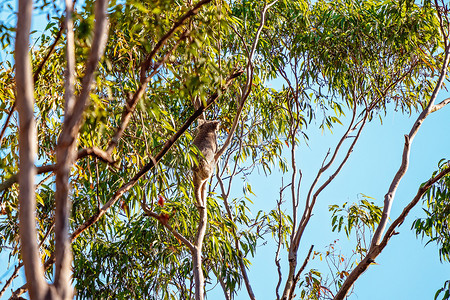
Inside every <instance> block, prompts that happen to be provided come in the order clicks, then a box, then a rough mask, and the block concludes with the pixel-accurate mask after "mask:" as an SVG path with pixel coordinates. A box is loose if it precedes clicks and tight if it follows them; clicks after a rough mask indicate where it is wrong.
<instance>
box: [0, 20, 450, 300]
mask: <svg viewBox="0 0 450 300" xmlns="http://www.w3.org/2000/svg"><path fill="white" fill-rule="evenodd" d="M0 17H3V16H2V15H1V14H0ZM40 22H41V23H36V22H35V23H34V26H35V28H38V29H39V28H43V27H45V20H41V21H40ZM0 57H1V58H4V56H3V53H2V54H1V56H0ZM273 87H274V88H277V87H278V86H273ZM449 96H450V94H449V93H447V92H445V90H444V91H441V93H440V97H439V98H438V102H439V101H440V100H442V99H444V98H446V97H449ZM416 117H417V114H413V115H412V116H411V117H408V116H404V115H402V114H401V113H394V112H392V111H391V112H389V113H388V115H387V116H386V117H384V119H383V125H381V124H380V122H379V121H377V120H374V121H373V122H371V123H369V124H367V126H366V129H365V130H364V132H363V135H362V137H361V139H360V141H359V143H358V144H357V146H356V148H355V150H354V152H353V153H352V155H351V157H350V159H349V161H348V163H347V165H346V166H345V167H344V169H343V170H342V171H341V173H340V175H339V176H338V177H337V178H336V180H335V181H333V183H332V184H330V185H329V186H328V187H327V189H326V190H325V191H324V192H323V193H322V194H321V196H320V197H319V199H318V203H317V205H316V208H315V211H314V216H313V217H312V219H311V221H310V224H309V226H308V227H307V230H306V232H305V236H304V238H303V240H302V243H301V246H300V251H299V263H298V264H299V265H301V264H302V262H303V259H304V257H305V256H306V253H307V251H308V249H309V247H310V245H311V244H314V245H315V249H314V250H315V251H320V252H325V251H326V247H327V246H328V245H329V244H330V243H332V242H333V241H334V240H338V242H337V247H341V248H342V254H343V255H344V256H348V255H349V254H350V253H351V248H352V245H353V244H352V242H354V241H350V242H349V241H348V239H347V237H346V236H345V234H338V233H332V232H331V213H330V212H329V211H328V206H329V205H330V204H342V203H344V202H350V203H352V202H356V201H357V198H358V194H359V193H363V194H366V195H368V196H371V197H373V198H375V200H374V201H375V202H376V204H378V205H380V206H381V205H382V203H383V197H384V195H385V194H386V192H387V190H388V187H389V184H390V182H391V181H392V179H393V177H394V174H395V172H396V171H397V169H398V167H399V165H400V161H401V154H402V150H403V143H404V138H403V135H404V134H406V133H408V132H409V130H410V128H411V126H412V124H413V123H414V120H415V119H416ZM344 121H345V119H344ZM343 123H344V126H338V125H336V127H335V129H334V133H333V134H331V133H329V132H328V131H325V132H324V133H322V131H321V130H318V129H316V128H315V126H310V129H309V130H308V131H307V134H308V136H309V138H310V140H309V146H306V145H305V144H302V145H301V147H300V149H299V151H298V153H297V161H298V163H299V166H300V167H301V168H302V170H303V185H302V186H303V189H302V191H303V193H305V192H306V191H307V188H308V187H309V185H310V184H311V182H312V178H313V176H315V174H316V172H317V170H318V168H319V166H320V164H321V163H322V160H323V158H324V156H325V154H326V152H327V151H328V149H329V148H333V147H334V146H335V145H336V143H337V139H338V138H339V136H340V135H341V134H342V133H343V131H344V127H345V125H346V124H347V123H348V120H346V122H343ZM316 127H317V126H316ZM449 128H450V107H446V108H444V109H442V110H440V111H438V112H435V113H433V114H431V115H430V116H429V117H428V118H427V119H426V121H425V122H424V124H423V126H422V128H421V129H420V131H419V133H418V134H417V136H416V137H415V139H414V142H413V144H412V150H411V163H410V167H409V170H408V172H407V174H406V176H405V177H404V178H403V180H402V181H401V183H400V186H399V189H398V191H397V193H396V197H395V201H394V205H393V207H392V212H391V219H394V218H396V216H398V215H399V213H400V212H401V210H402V209H403V207H404V206H405V204H406V203H408V202H409V201H410V200H411V199H412V198H413V196H414V195H415V194H416V192H417V189H418V187H419V185H420V184H421V183H422V182H424V181H426V180H427V179H429V178H430V176H431V174H432V172H433V171H434V170H436V168H437V163H438V162H439V160H440V159H441V158H447V159H449V158H450V139H449V133H448V131H449ZM281 177H282V174H280V173H278V172H274V173H273V174H272V175H270V176H268V177H264V176H263V175H262V174H261V173H258V172H255V173H254V174H253V175H252V176H251V177H250V180H251V183H252V190H253V192H255V194H256V195H257V196H256V197H254V199H253V200H254V205H253V209H254V210H253V213H254V214H256V212H257V210H259V209H262V210H265V211H269V210H270V209H272V208H274V207H275V205H276V201H277V199H278V196H279V188H280V186H281ZM284 177H285V183H286V182H287V181H288V180H289V178H290V174H285V175H284ZM323 178H327V175H325V176H324V177H323ZM235 190H236V191H241V189H240V187H238V186H236V187H235ZM303 196H304V195H303ZM286 199H287V200H288V199H289V198H288V195H286ZM302 199H303V200H304V197H303V198H302ZM288 206H289V204H288V203H287V205H286V207H288ZM300 207H302V203H301V204H300ZM420 207H421V206H420V205H418V207H417V208H415V209H414V210H413V211H412V212H411V213H410V215H409V216H408V217H407V219H406V221H405V223H404V224H403V225H402V226H401V227H400V229H399V230H398V231H399V232H400V234H399V235H396V236H394V237H393V238H392V239H391V241H390V242H389V244H388V246H387V247H386V248H385V250H384V251H383V253H382V254H381V255H380V256H379V257H378V259H377V260H376V262H377V265H372V266H371V267H370V268H369V269H368V271H366V273H364V274H363V275H362V276H361V278H360V279H359V280H358V281H357V282H356V285H355V291H354V294H353V295H352V296H351V297H350V299H352V300H356V299H363V300H379V299H383V300H391V299H392V300H394V299H395V300H403V299H405V300H406V299H408V300H409V299H433V298H434V294H435V292H436V290H437V289H438V288H440V287H442V285H443V284H444V282H445V281H446V280H449V279H450V265H449V264H448V263H446V262H445V263H444V264H442V263H441V262H440V260H439V256H438V250H437V247H436V245H435V244H429V245H428V246H426V247H425V246H424V245H425V243H424V242H422V241H421V239H420V238H416V236H415V234H414V232H413V231H411V230H410V228H411V224H412V222H413V221H414V219H415V218H416V217H423V216H424V214H423V212H422V210H421V208H420ZM300 213H301V212H300ZM267 242H268V243H267V245H265V246H260V247H259V248H258V251H257V253H256V257H255V258H254V259H252V260H251V261H252V266H251V267H250V272H249V276H250V280H251V283H252V285H253V289H254V291H255V294H256V296H257V298H258V299H274V298H275V286H276V283H277V280H278V275H277V271H276V267H275V263H274V256H275V247H274V243H273V242H272V241H271V240H270V239H269V240H267ZM282 254H283V255H282V256H281V264H282V266H283V271H284V274H283V275H284V276H286V273H287V266H288V263H287V257H286V254H287V252H286V250H284V251H282ZM7 262H8V257H7V255H5V254H4V253H3V254H0V281H1V284H0V286H1V287H3V285H4V283H5V280H7V279H8V278H9V276H10V275H11V273H12V269H10V270H9V271H7V270H8V265H7ZM310 268H316V269H318V270H319V271H321V272H324V273H326V272H327V267H326V264H325V263H324V261H322V262H321V261H320V260H319V259H318V258H316V259H314V260H312V261H310V263H309V265H308V266H307V270H309V269H310ZM284 281H285V277H283V282H284ZM23 283H24V276H23V270H22V271H21V273H20V276H19V278H17V279H15V280H14V282H13V284H12V285H11V286H10V288H9V289H8V290H10V289H16V288H18V287H19V286H21V285H22V284H23ZM297 292H299V290H297ZM9 295H10V294H9V293H6V295H5V296H4V297H5V299H6V298H8V297H9ZM222 298H223V296H222V291H221V290H220V287H219V286H217V287H216V288H215V290H214V291H211V292H210V293H209V294H208V299H222ZM236 299H248V297H247V294H246V291H245V288H243V290H242V291H241V292H240V294H239V296H238V297H236Z"/></svg>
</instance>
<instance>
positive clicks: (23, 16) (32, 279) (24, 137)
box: [15, 0, 49, 299]
mask: <svg viewBox="0 0 450 300" xmlns="http://www.w3.org/2000/svg"><path fill="white" fill-rule="evenodd" d="M32 10H33V1H32V0H19V12H18V16H17V31H16V44H15V61H16V88H17V99H16V103H17V111H18V113H19V169H20V172H19V178H18V181H19V234H20V245H21V254H22V259H23V262H24V265H25V276H26V278H27V282H28V288H29V293H30V298H31V299H44V298H45V297H46V295H47V294H48V292H49V287H48V285H47V283H46V282H45V279H44V270H43V268H42V266H41V263H40V261H41V259H40V255H39V249H38V244H37V239H36V237H37V232H36V224H35V219H36V216H35V210H36V199H35V194H34V193H35V192H34V186H35V184H34V180H35V175H36V168H35V166H34V161H35V158H36V154H37V136H36V124H35V121H34V111H33V108H34V97H33V90H34V88H33V77H32V72H31V61H30V57H29V48H28V43H29V39H30V28H31V15H32Z"/></svg>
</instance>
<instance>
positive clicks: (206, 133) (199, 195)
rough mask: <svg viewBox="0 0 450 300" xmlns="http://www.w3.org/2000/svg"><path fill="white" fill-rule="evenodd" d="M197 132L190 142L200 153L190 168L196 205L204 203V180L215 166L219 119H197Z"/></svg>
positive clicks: (201, 205)
mask: <svg viewBox="0 0 450 300" xmlns="http://www.w3.org/2000/svg"><path fill="white" fill-rule="evenodd" d="M198 123H199V124H198V127H197V132H196V135H195V138H194V141H193V142H192V144H194V145H195V146H197V148H198V149H199V150H200V152H201V153H202V155H203V156H202V157H199V158H198V165H196V166H194V167H193V168H192V171H193V173H194V176H193V183H194V192H195V198H196V200H197V206H199V207H204V206H205V205H206V182H207V181H208V179H209V178H210V177H211V175H212V173H213V172H214V168H215V166H216V161H215V159H214V155H215V154H216V152H217V130H218V129H219V121H204V120H201V119H200V120H198Z"/></svg>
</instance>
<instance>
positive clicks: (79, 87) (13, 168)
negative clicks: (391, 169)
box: [0, 0, 450, 299]
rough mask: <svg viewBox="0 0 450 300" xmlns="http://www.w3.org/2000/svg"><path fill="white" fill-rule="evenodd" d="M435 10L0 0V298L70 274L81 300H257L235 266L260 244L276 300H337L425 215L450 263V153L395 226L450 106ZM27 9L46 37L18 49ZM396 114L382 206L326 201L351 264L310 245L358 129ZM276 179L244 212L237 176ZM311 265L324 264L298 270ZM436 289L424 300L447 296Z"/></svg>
mask: <svg viewBox="0 0 450 300" xmlns="http://www.w3.org/2000/svg"><path fill="white" fill-rule="evenodd" d="M33 5H34V7H33ZM60 5H61V6H60ZM72 6H73V7H72ZM448 9H449V7H448V5H447V4H445V3H444V2H439V1H435V2H430V1H424V2H423V3H417V2H415V1H411V0H388V1H378V0H365V1H357V0H338V1H331V0H319V1H302V0H274V1H273V2H265V1H223V0H215V1H211V0H201V1H197V2H193V1H191V0H188V1H173V0H164V1H142V0H130V1H105V0H101V1H92V0H85V1H78V2H76V1H73V2H72V1H68V0H67V1H66V6H62V4H59V3H53V2H52V1H47V0H39V1H34V3H33V1H28V0H20V1H19V4H18V6H17V7H16V6H15V5H14V4H13V2H12V1H9V0H7V1H4V2H3V4H0V11H4V12H5V13H11V15H14V16H16V17H8V18H2V19H0V43H1V44H2V46H3V50H2V52H3V53H2V54H1V56H0V57H1V58H2V59H3V62H1V65H0V99H1V100H2V102H1V106H0V107H1V109H0V119H1V121H2V122H1V124H2V125H1V126H2V127H1V133H0V141H1V144H0V147H1V148H0V158H1V160H0V161H1V169H0V181H1V183H0V191H1V196H0V233H1V238H0V250H1V251H2V252H3V253H8V254H9V255H10V257H11V259H12V261H13V262H14V268H15V271H14V274H13V275H12V276H11V277H10V280H7V281H6V282H5V285H4V287H2V290H1V292H0V296H1V295H2V294H3V293H4V292H5V290H6V289H7V288H8V286H9V285H10V284H11V281H12V280H13V279H14V278H15V277H16V274H17V273H18V271H19V269H20V268H22V267H24V269H25V272H26V277H27V281H28V284H27V285H25V286H23V287H22V288H20V289H17V290H16V291H14V293H13V296H12V297H18V296H20V295H21V294H23V293H24V292H25V291H27V290H28V291H29V295H30V297H31V298H32V299H41V298H42V299H43V298H45V297H47V296H48V297H50V298H52V299H68V298H72V296H73V294H72V293H73V292H74V291H72V287H71V280H73V285H74V287H75V291H76V294H75V297H76V298H79V299H84V298H88V299H191V298H192V299H194V298H195V299H203V298H204V293H206V295H208V292H209V290H210V289H212V288H214V287H215V286H216V285H217V286H220V288H221V289H222V290H223V293H222V294H223V297H224V299H235V298H236V299H237V298H239V299H240V298H241V297H249V298H250V299H255V298H256V297H255V293H254V291H253V288H252V281H251V278H249V276H248V274H247V273H248V271H249V269H251V267H252V265H251V262H252V261H253V260H255V259H257V258H258V250H259V247H261V246H262V245H264V244H265V243H267V241H270V242H269V244H270V245H268V246H266V247H272V246H273V255H274V257H275V262H276V263H275V267H272V268H271V269H270V272H278V274H279V275H278V282H277V285H276V290H275V291H273V293H274V294H275V295H276V297H277V299H346V298H347V297H349V295H351V293H352V292H354V291H355V290H356V291H357V289H358V286H357V283H356V284H355V282H357V280H358V278H359V277H360V275H361V274H362V273H364V272H365V271H366V270H367V272H370V266H371V265H372V264H373V263H374V262H375V260H376V258H377V257H378V255H379V254H380V253H381V252H382V251H383V250H384V249H385V247H389V241H390V239H391V238H393V239H394V238H395V235H396V234H397V233H398V232H397V230H398V227H399V226H400V225H401V224H402V223H403V222H404V220H405V218H406V216H407V215H408V213H409V212H410V211H411V209H413V208H414V207H417V206H420V205H422V206H423V208H424V212H425V214H426V215H425V217H424V218H418V219H416V220H415V221H414V222H413V225H412V230H413V231H414V232H415V233H416V234H417V236H418V237H422V238H424V239H425V240H426V241H427V243H436V244H437V246H438V248H439V253H438V255H439V257H440V259H441V260H442V261H443V262H449V254H450V236H449V232H450V230H449V220H450V219H449V218H450V217H449V216H450V214H449V213H450V210H449V207H450V206H449V192H448V190H449V183H450V177H449V175H448V173H449V172H450V168H449V162H448V160H447V159H442V160H441V161H440V162H439V159H440V158H437V160H436V165H438V167H437V169H436V171H435V172H434V173H433V174H432V175H430V176H428V177H427V176H425V177H424V178H423V181H424V183H423V184H422V185H421V186H418V187H417V194H416V195H415V196H414V198H413V199H408V200H407V201H405V202H402V203H401V204H400V205H402V209H403V212H402V213H401V214H400V215H399V216H395V215H391V207H392V204H393V202H394V201H395V193H396V191H397V188H398V186H399V184H401V180H402V178H403V177H404V176H405V174H406V172H407V169H408V165H409V162H410V151H411V147H413V140H414V137H415V136H416V134H417V132H418V131H419V130H420V128H421V125H422V123H424V122H425V121H426V118H427V117H428V116H429V115H430V114H432V113H433V114H439V113H440V110H441V109H442V108H444V107H445V106H446V105H447V104H448V103H449V102H450V100H449V99H446V100H442V101H438V100H437V97H438V94H439V92H440V91H441V90H442V89H443V88H445V85H446V83H447V80H448V75H447V68H448V64H449V60H450V41H449V35H450V23H449V19H448V17H449V11H448ZM31 12H33V18H37V19H38V20H41V21H40V22H43V23H42V24H44V23H45V25H43V27H42V28H40V29H39V30H37V31H33V32H32V34H31V37H30V36H29V34H30V31H31V29H30V27H27V26H30V25H29V22H30V19H31ZM5 13H2V14H5ZM42 20H45V21H42ZM16 23H17V24H16ZM41 26H42V25H41ZM13 44H14V48H13V46H12V45H13ZM13 55H14V58H13ZM28 57H29V61H28ZM444 109H448V108H444ZM392 111H400V112H401V113H403V114H406V115H413V116H416V115H417V118H416V120H415V122H414V124H413V126H412V127H411V128H410V129H409V130H410V131H409V132H408V133H407V134H406V135H405V138H404V149H403V153H402V156H401V157H398V164H399V165H400V167H399V169H398V171H397V173H396V174H395V176H394V178H393V179H392V181H390V186H389V189H388V190H387V191H386V196H385V198H384V202H383V203H381V202H376V201H374V199H373V198H371V197H370V196H366V195H364V194H362V197H361V199H360V201H359V202H357V203H344V204H341V203H336V202H335V199H321V200H320V201H324V202H326V203H327V205H329V210H330V215H331V217H330V218H331V219H328V216H321V218H324V219H323V222H324V223H326V224H329V226H330V230H331V231H333V232H336V234H337V232H341V231H343V232H344V233H345V234H346V236H347V237H348V238H349V239H350V240H351V241H352V245H353V253H354V255H353V256H352V257H350V258H348V259H347V258H345V259H344V257H343V256H341V255H339V254H338V252H337V250H336V249H335V248H334V247H335V246H332V247H331V248H330V249H329V250H328V251H322V250H319V249H317V248H314V246H310V244H307V243H305V242H304V234H305V232H307V231H308V224H309V221H310V219H311V216H312V215H313V214H314V208H315V205H316V203H317V201H318V199H320V197H321V195H322V192H323V191H324V190H325V189H327V187H328V186H329V185H330V184H331V183H332V182H333V181H334V180H335V179H336V178H338V177H339V176H340V175H341V170H342V169H343V168H345V166H346V164H347V162H348V161H349V160H351V154H352V152H353V151H354V150H356V148H355V146H356V145H357V143H358V141H359V139H360V137H361V135H362V134H363V132H365V131H364V129H365V128H366V127H367V126H366V125H367V124H368V123H370V122H378V123H383V120H384V118H385V116H386V115H387V114H389V113H390V112H392ZM198 119H206V120H218V121H220V129H219V131H218V141H217V143H218V146H219V149H220V151H219V152H218V153H217V157H218V159H219V160H218V163H217V165H216V166H215V171H214V176H212V178H211V179H210V180H209V181H208V198H207V203H206V205H205V207H199V206H198V205H196V202H195V199H194V191H193V188H194V187H193V183H192V168H193V167H195V166H196V165H197V164H198V163H199V160H200V159H201V158H202V154H201V152H200V151H199V149H198V148H197V147H195V146H194V145H193V144H192V141H193V138H194V137H195V135H196V131H195V128H196V125H197V120H198ZM336 126H339V127H342V128H344V130H343V132H342V135H340V136H338V137H337V141H338V142H337V144H335V145H333V146H332V148H330V150H329V151H328V153H327V154H326V156H325V157H323V158H322V159H323V162H322V164H321V165H320V166H318V167H317V169H316V170H305V169H303V168H302V162H301V158H299V157H298V151H299V149H302V147H308V139H309V136H308V134H309V131H308V130H309V129H310V128H312V127H319V128H320V129H322V130H324V131H330V132H331V133H333V132H335V127H336ZM338 132H340V131H338ZM335 134H336V133H335ZM339 134H340V133H339ZM443 135H445V132H444V133H443ZM442 138H445V137H442ZM36 146H37V147H36ZM34 148H36V149H34ZM368 159H370V158H368ZM438 162H439V163H438ZM272 172H273V173H280V174H283V175H282V176H283V179H284V178H288V180H287V181H288V182H283V183H282V185H281V186H275V185H274V186H268V187H267V189H268V190H269V189H270V190H276V191H279V199H277V200H273V199H267V201H272V202H273V203H272V205H271V207H272V209H269V210H256V211H255V210H254V207H255V206H254V205H253V204H252V201H253V200H254V199H255V198H256V197H255V191H254V190H253V186H252V180H251V178H255V176H268V175H269V174H271V173H272ZM306 172H307V173H309V174H312V175H311V176H312V178H313V180H312V182H311V183H310V184H309V185H308V183H304V182H302V177H303V174H304V173H306ZM355 172H357V171H356V170H355ZM386 176H390V175H389V174H387V175H386ZM349 184H351V183H349ZM300 188H301V192H300ZM361 193H364V191H361ZM259 197H261V196H259ZM317 239H318V240H320V237H317ZM330 244H331V245H332V244H333V241H332V240H331V241H330ZM418 247H420V245H419V246H418ZM299 249H301V250H302V251H301V253H299ZM282 252H284V253H287V254H286V255H284V254H283V253H282ZM302 255H303V256H302ZM322 255H323V256H326V257H327V259H329V260H330V261H333V262H334V263H335V266H337V267H336V268H335V269H330V270H316V269H310V268H308V263H309V261H310V260H312V259H314V257H320V258H321V257H322ZM195 257H199V259H195ZM271 260H272V258H271ZM344 260H345V264H341V263H344ZM339 261H340V262H339ZM268 270H269V269H268ZM39 278H40V279H39ZM326 278H331V280H330V279H326ZM48 282H50V283H48ZM449 286H450V284H449V281H447V282H443V283H442V288H440V289H439V290H437V291H436V299H450V287H449Z"/></svg>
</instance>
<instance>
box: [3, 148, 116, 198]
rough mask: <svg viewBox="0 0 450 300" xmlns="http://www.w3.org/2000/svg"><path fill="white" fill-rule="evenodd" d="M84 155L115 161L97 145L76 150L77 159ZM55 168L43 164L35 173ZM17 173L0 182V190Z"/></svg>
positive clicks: (6, 187)
mask: <svg viewBox="0 0 450 300" xmlns="http://www.w3.org/2000/svg"><path fill="white" fill-rule="evenodd" d="M86 156H92V157H97V158H99V159H100V160H102V161H104V162H106V163H109V164H111V165H113V166H114V164H115V163H116V162H115V161H113V160H112V158H111V157H110V156H109V155H108V154H107V153H106V152H105V151H103V150H101V149H100V148H97V147H92V148H84V149H81V150H80V151H78V154H77V160H78V159H81V158H84V157H86ZM55 170H56V164H53V165H43V166H40V167H36V174H38V175H40V174H44V173H48V172H53V171H55ZM17 178H18V174H14V175H12V176H11V177H10V178H8V179H6V180H5V181H4V182H2V183H0V191H3V190H6V189H9V188H10V187H11V186H12V185H13V184H14V183H16V182H17Z"/></svg>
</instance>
